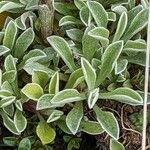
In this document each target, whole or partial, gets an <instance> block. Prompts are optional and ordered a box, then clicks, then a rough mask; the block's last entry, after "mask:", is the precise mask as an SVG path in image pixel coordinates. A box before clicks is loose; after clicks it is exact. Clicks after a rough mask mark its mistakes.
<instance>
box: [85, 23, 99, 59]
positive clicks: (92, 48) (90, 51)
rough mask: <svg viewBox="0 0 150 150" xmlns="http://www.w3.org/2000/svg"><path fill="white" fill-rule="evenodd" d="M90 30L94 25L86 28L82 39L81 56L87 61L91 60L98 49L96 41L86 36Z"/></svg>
mask: <svg viewBox="0 0 150 150" xmlns="http://www.w3.org/2000/svg"><path fill="white" fill-rule="evenodd" d="M92 29H94V25H90V26H89V27H87V28H86V30H85V32H84V35H83V37H82V51H83V55H84V57H85V58H86V59H87V60H89V61H90V60H91V59H92V58H93V55H94V53H95V52H96V51H97V50H98V49H99V47H100V45H99V42H98V40H96V39H94V38H92V37H91V36H89V35H88V32H89V31H90V30H92Z"/></svg>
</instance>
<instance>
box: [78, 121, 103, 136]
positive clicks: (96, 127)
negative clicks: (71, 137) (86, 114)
mask: <svg viewBox="0 0 150 150" xmlns="http://www.w3.org/2000/svg"><path fill="white" fill-rule="evenodd" d="M79 128H80V130H81V131H83V132H85V133H87V134H90V135H99V134H101V133H103V132H104V129H103V128H102V127H101V125H100V124H99V123H98V122H96V121H81V124H80V127H79Z"/></svg>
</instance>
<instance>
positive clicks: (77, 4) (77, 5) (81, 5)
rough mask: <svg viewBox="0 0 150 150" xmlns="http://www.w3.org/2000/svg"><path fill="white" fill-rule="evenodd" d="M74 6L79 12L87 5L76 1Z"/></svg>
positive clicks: (79, 0)
mask: <svg viewBox="0 0 150 150" xmlns="http://www.w3.org/2000/svg"><path fill="white" fill-rule="evenodd" d="M74 4H75V5H76V7H77V8H78V9H79V10H80V9H81V8H82V7H84V6H85V5H86V4H85V2H84V1H83V0H74Z"/></svg>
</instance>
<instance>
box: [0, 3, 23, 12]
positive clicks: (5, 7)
mask: <svg viewBox="0 0 150 150" xmlns="http://www.w3.org/2000/svg"><path fill="white" fill-rule="evenodd" d="M23 7H24V6H23V5H22V4H21V3H15V2H11V1H1V2H0V13H2V12H4V11H9V10H12V9H16V8H23Z"/></svg>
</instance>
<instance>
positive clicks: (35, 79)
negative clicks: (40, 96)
mask: <svg viewBox="0 0 150 150" xmlns="http://www.w3.org/2000/svg"><path fill="white" fill-rule="evenodd" d="M48 80H49V76H48V74H47V73H46V72H44V71H34V73H33V75H32V83H37V84H39V85H40V86H41V87H42V88H44V87H45V85H46V84H47V82H48Z"/></svg>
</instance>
